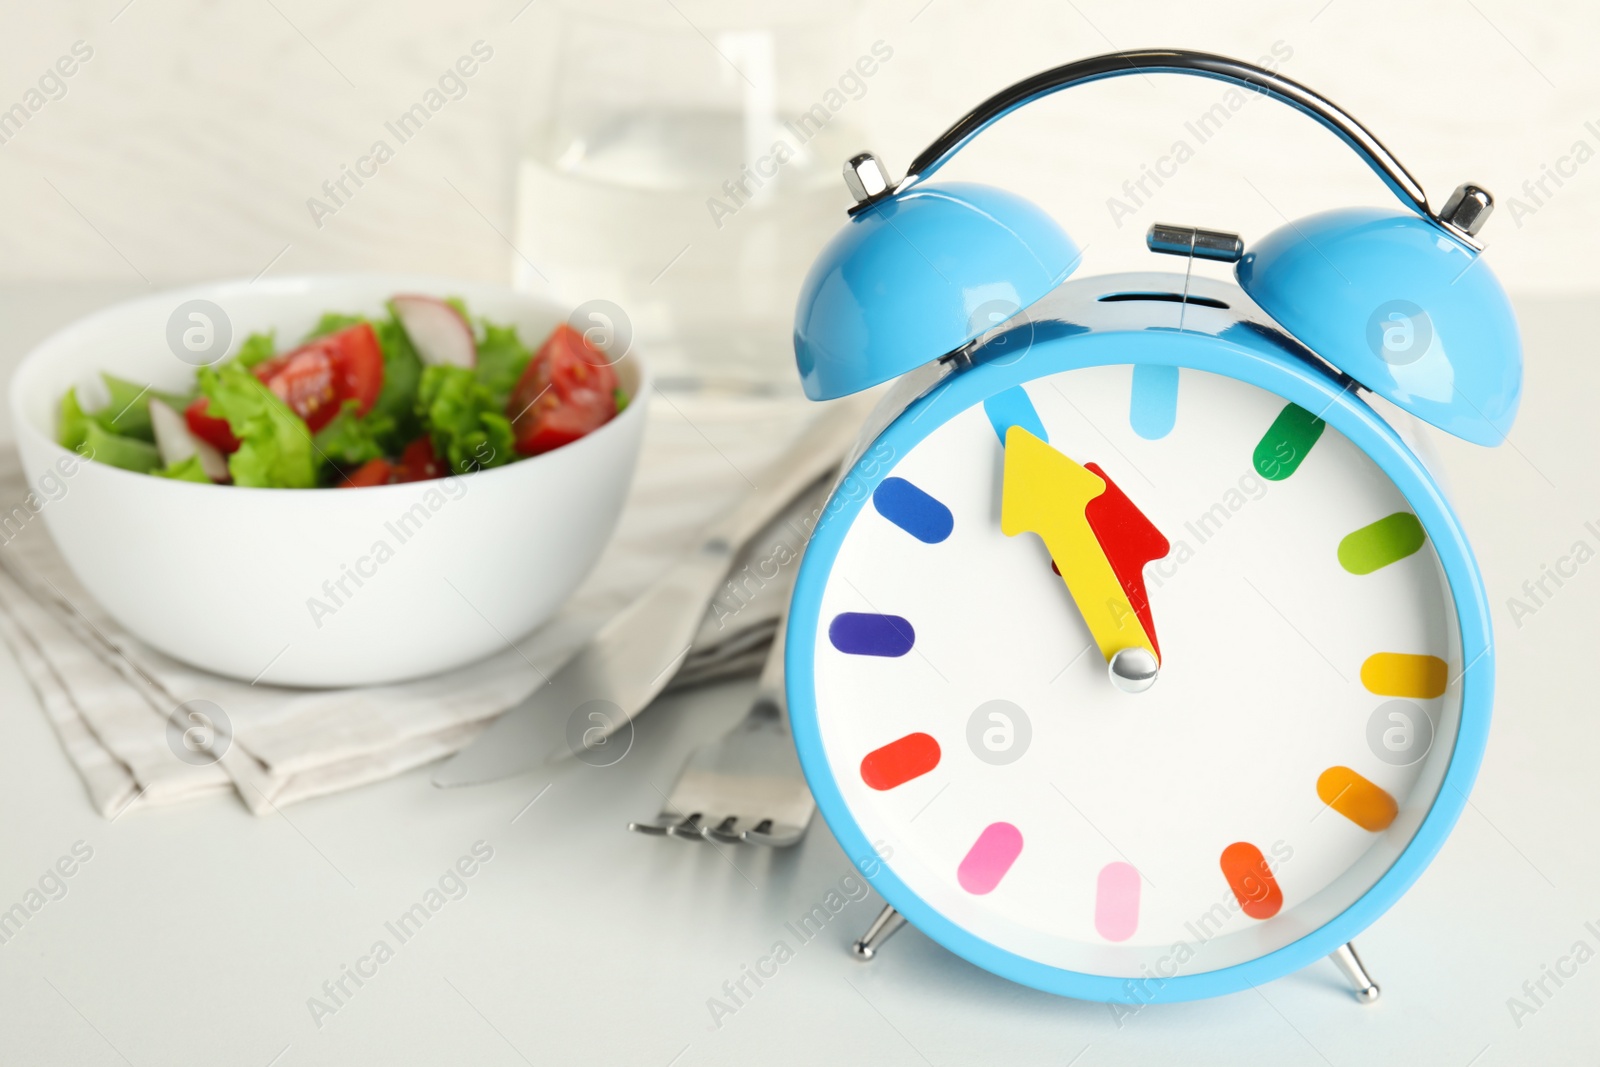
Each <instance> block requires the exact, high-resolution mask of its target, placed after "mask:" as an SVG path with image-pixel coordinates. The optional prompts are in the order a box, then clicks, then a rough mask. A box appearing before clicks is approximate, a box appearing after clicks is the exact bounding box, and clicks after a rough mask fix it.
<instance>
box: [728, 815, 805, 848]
mask: <svg viewBox="0 0 1600 1067" xmlns="http://www.w3.org/2000/svg"><path fill="white" fill-rule="evenodd" d="M805 835H806V828H805V827H804V826H784V825H782V824H777V825H774V823H773V821H772V820H771V819H762V820H761V822H760V823H758V824H757V825H756V827H755V828H754V829H752V830H746V831H745V832H744V833H743V834H740V835H739V836H740V840H742V841H744V842H745V843H746V844H750V845H765V846H766V847H767V848H789V847H790V846H791V845H797V844H799V843H800V839H801V838H802V837H804V836H805Z"/></svg>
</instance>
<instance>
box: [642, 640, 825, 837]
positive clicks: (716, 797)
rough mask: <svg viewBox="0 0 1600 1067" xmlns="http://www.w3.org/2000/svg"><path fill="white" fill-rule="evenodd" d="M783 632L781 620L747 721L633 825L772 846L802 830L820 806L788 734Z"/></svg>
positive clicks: (695, 759)
mask: <svg viewBox="0 0 1600 1067" xmlns="http://www.w3.org/2000/svg"><path fill="white" fill-rule="evenodd" d="M783 638H784V626H783V625H782V623H780V624H779V626H778V631H777V633H775V634H774V635H773V638H772V649H771V651H770V652H768V653H767V662H766V665H765V666H764V667H763V668H762V669H761V682H760V689H759V691H758V692H757V694H756V699H755V703H753V704H752V705H751V706H750V710H749V712H748V713H746V715H745V717H744V719H743V720H742V721H741V722H740V723H739V724H738V725H737V726H735V727H734V728H733V729H732V730H730V731H728V733H727V734H725V735H723V736H722V737H720V738H718V739H717V740H715V741H712V742H711V743H709V744H706V745H702V746H701V747H699V748H697V749H695V751H694V752H693V753H692V754H691V755H690V756H689V758H688V760H686V761H685V762H684V765H683V770H682V771H680V772H678V781H677V783H676V784H675V785H673V787H672V792H671V794H670V795H668V796H667V797H666V798H665V802H664V803H663V805H662V808H661V812H660V813H659V814H658V815H657V816H656V817H655V820H654V821H652V822H631V823H629V824H628V829H630V830H633V831H635V832H637V833H641V834H657V835H664V836H669V837H680V838H683V839H685V840H688V841H721V842H726V843H729V844H736V843H738V842H741V841H743V842H746V843H747V844H752V845H766V846H768V847H769V848H788V847H789V846H790V845H793V844H796V843H797V842H799V840H800V839H801V838H802V837H804V836H805V832H806V826H807V825H808V824H809V823H810V822H811V816H812V814H813V813H815V811H816V809H817V805H816V801H814V800H813V799H812V798H811V790H810V789H809V788H808V787H807V786H806V780H805V776H804V775H803V774H802V773H801V771H800V760H799V758H798V757H797V756H796V755H795V750H794V739H793V737H791V736H790V733H789V712H788V706H787V704H786V702H785V700H784V693H783Z"/></svg>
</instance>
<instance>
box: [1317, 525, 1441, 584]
mask: <svg viewBox="0 0 1600 1067" xmlns="http://www.w3.org/2000/svg"><path fill="white" fill-rule="evenodd" d="M1427 539H1428V538H1427V535H1426V534H1425V533H1423V532H1422V523H1420V522H1418V521H1417V517H1416V516H1415V515H1413V514H1411V512H1409V511H1397V512H1395V513H1394V514H1393V515H1390V516H1388V517H1387V518H1382V519H1379V520H1378V521H1377V522H1375V523H1373V524H1372V525H1370V526H1363V527H1361V529H1359V530H1357V531H1356V532H1355V533H1352V534H1349V535H1347V536H1346V537H1345V539H1344V540H1343V541H1340V542H1339V566H1341V567H1343V568H1344V569H1345V570H1347V571H1349V572H1350V573H1351V574H1371V573H1372V572H1373V571H1375V570H1378V569H1379V568H1381V567H1387V566H1388V565H1389V564H1391V563H1394V562H1397V561H1398V560H1402V559H1405V558H1406V557H1407V556H1409V555H1411V554H1412V553H1413V552H1415V551H1416V550H1417V549H1419V548H1421V547H1422V544H1423V542H1424V541H1426V540H1427Z"/></svg>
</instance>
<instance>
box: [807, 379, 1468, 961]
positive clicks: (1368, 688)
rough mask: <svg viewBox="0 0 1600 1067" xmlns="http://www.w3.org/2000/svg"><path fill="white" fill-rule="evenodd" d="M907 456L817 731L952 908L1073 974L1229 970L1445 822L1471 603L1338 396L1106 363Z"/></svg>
mask: <svg viewBox="0 0 1600 1067" xmlns="http://www.w3.org/2000/svg"><path fill="white" fill-rule="evenodd" d="M880 444H881V442H880ZM885 462H886V463H887V465H888V467H889V469H888V471H887V475H886V476H885V477H883V478H882V480H881V481H880V482H878V483H877V484H876V486H875V488H874V489H873V491H872V494H871V499H870V500H869V501H867V503H866V504H864V505H863V506H862V508H861V510H860V511H859V513H857V514H856V516H855V518H854V520H853V522H852V523H851V525H850V527H849V529H848V530H847V531H846V532H845V533H844V534H843V536H842V539H841V542H840V545H839V548H838V551H837V554H836V556H835V558H834V559H833V561H832V566H831V569H830V570H829V572H828V574H827V575H826V577H825V579H824V583H825V584H824V586H823V589H822V591H821V593H820V601H819V604H820V610H819V612H818V615H817V622H816V633H815V636H814V646H813V649H814V650H813V653H812V654H813V656H814V662H813V664H812V668H813V669H812V675H813V677H814V681H815V720H816V722H815V727H816V731H817V734H818V736H819V738H820V748H821V752H822V754H823V757H824V759H825V760H826V762H827V764H828V770H829V773H830V774H831V776H832V778H833V779H834V782H835V783H836V785H837V788H838V791H839V794H840V796H841V799H842V801H843V803H844V804H845V805H846V806H847V808H848V809H849V813H850V815H851V816H852V817H853V819H854V820H855V821H856V823H857V825H858V826H859V828H860V830H861V832H862V834H863V835H864V836H865V838H866V839H867V840H869V841H873V842H882V843H883V844H884V845H887V846H888V847H889V849H891V850H892V852H890V853H889V854H890V856H891V859H890V860H889V863H890V866H891V867H892V869H893V871H894V873H895V875H896V876H897V877H898V878H899V879H900V880H901V881H902V882H903V883H904V884H905V886H906V888H907V889H909V890H910V891H911V892H912V893H914V894H915V895H916V896H917V897H918V898H920V900H921V901H922V902H923V903H924V904H926V905H927V906H928V907H930V908H932V909H933V910H934V911H936V912H937V913H939V914H940V915H941V916H943V917H944V918H946V919H948V920H949V921H950V922H952V923H954V924H955V925H957V926H958V927H960V928H962V929H964V930H966V931H969V932H970V933H971V934H973V935H975V936H976V937H978V938H981V939H982V940H983V941H986V942H988V943H990V944H992V945H994V946H997V947H998V948H1001V949H1003V950H1006V951H1008V952H1010V953H1013V954H1015V955H1017V956H1020V957H1023V958H1024V959H1027V960H1032V961H1036V962H1038V963H1041V964H1045V965H1048V966H1052V967H1058V968H1062V969H1065V970H1070V971H1075V972H1079V973H1084V974H1091V975H1103V976H1112V977H1123V976H1127V977H1139V976H1146V977H1148V976H1149V975H1151V974H1153V973H1154V974H1160V975H1162V976H1171V975H1173V974H1176V973H1183V974H1196V973H1202V972H1207V971H1212V970H1217V969H1221V968H1224V967H1228V966H1231V965H1234V964H1238V963H1241V962H1244V961H1246V960H1250V959H1254V958H1257V957H1260V956H1263V955H1265V954H1267V953H1269V952H1272V951H1274V950H1276V949H1279V948H1282V947H1284V946H1286V945H1288V944H1290V943H1291V942H1294V941H1296V940H1298V939H1299V938H1301V937H1304V936H1305V935H1307V934H1309V933H1311V932H1312V931H1313V930H1315V929H1317V928H1318V927H1320V926H1323V925H1324V924H1326V923H1328V922H1329V921H1330V920H1332V919H1333V918H1334V917H1335V916H1337V915H1339V914H1340V913H1341V912H1342V911H1344V910H1345V909H1346V908H1348V907H1349V906H1350V905H1351V904H1353V903H1354V902H1355V901H1356V900H1357V899H1358V898H1359V897H1361V896H1362V894H1364V893H1365V892H1366V891H1367V890H1368V889H1370V888H1371V887H1372V886H1373V884H1374V883H1375V882H1377V880H1378V879H1379V878H1380V877H1381V876H1382V875H1383V874H1384V872H1385V871H1386V870H1388V868H1389V867H1390V866H1391V865H1392V864H1393V863H1394V861H1395V859H1396V858H1397V857H1398V856H1399V854H1400V852H1401V851H1402V850H1403V849H1404V848H1405V846H1406V845H1407V843H1408V842H1409V841H1410V840H1411V839H1412V837H1413V836H1414V835H1415V834H1416V833H1417V830H1418V827H1419V825H1420V824H1421V823H1422V821H1423V818H1424V817H1425V816H1426V815H1427V813H1428V810H1429V808H1430V807H1431V806H1432V804H1433V800H1434V797H1435V796H1436V795H1437V794H1438V792H1439V790H1440V788H1441V783H1442V781H1443V778H1444V774H1445V770H1446V767H1447V766H1448V764H1449V760H1450V754H1451V751H1452V747H1453V745H1454V742H1455V737H1456V732H1457V729H1458V726H1459V723H1460V709H1461V685H1460V682H1459V676H1460V675H1461V673H1462V664H1461V662H1460V660H1461V655H1460V635H1459V633H1458V631H1457V629H1456V623H1455V618H1456V615H1455V610H1454V605H1453V603H1452V601H1451V597H1450V591H1449V587H1448V583H1447V582H1446V579H1445V577H1444V573H1443V571H1442V569H1441V567H1440V564H1439V560H1438V558H1437V557H1436V555H1435V553H1434V550H1433V546H1432V545H1431V544H1430V543H1429V541H1428V539H1427V537H1426V535H1425V533H1424V531H1423V529H1422V526H1421V524H1420V523H1419V522H1418V520H1417V519H1416V517H1415V516H1414V515H1413V513H1412V510H1411V508H1410V507H1409V506H1408V504H1407V501H1406V499H1405V497H1404V496H1403V495H1402V494H1401V492H1400V491H1399V489H1398V488H1397V487H1396V486H1395V485H1394V484H1393V482H1391V481H1390V480H1389V479H1388V478H1387V477H1386V476H1385V475H1384V474H1383V473H1382V471H1380V469H1379V468H1378V466H1377V464H1376V463H1374V461H1373V460H1372V459H1371V458H1369V457H1368V456H1367V455H1366V454H1364V453H1363V452H1362V451H1361V450H1360V449H1358V448H1357V447H1356V446H1355V445H1353V444H1352V443H1351V442H1350V441H1349V440H1348V439H1347V438H1345V437H1344V436H1342V435H1341V434H1340V433H1338V432H1337V431H1336V430H1335V429H1333V428H1332V427H1330V426H1326V425H1324V424H1323V422H1322V421H1321V420H1320V419H1318V418H1316V417H1315V415H1314V414H1313V413H1311V412H1307V411H1305V410H1303V409H1301V408H1299V407H1296V406H1295V405H1293V404H1290V403H1288V402H1287V401H1285V400H1284V399H1283V398H1281V397H1279V396H1276V395H1274V394H1273V393H1270V392H1268V391H1265V390H1263V389H1259V388H1257V387H1255V386H1252V385H1248V384H1245V383H1243V382H1240V381H1237V380H1235V379H1232V378H1228V377H1224V376H1220V375H1216V374H1211V373H1207V372H1203V371H1198V370H1192V369H1183V370H1182V371H1178V370H1176V369H1173V368H1157V367H1146V366H1140V367H1138V368H1134V367H1130V366H1125V365H1124V366H1098V367H1087V368H1081V369H1075V370H1068V371H1063V372H1060V373H1055V374H1052V375H1048V376H1045V377H1041V378H1036V379H1033V380H1031V381H1028V382H1027V383H1025V384H1024V385H1020V386H1015V387H1012V388H1010V389H1007V390H1005V391H1003V392H1001V393H999V394H997V395H995V396H993V397H990V398H989V399H988V400H987V401H985V402H984V403H980V404H976V405H974V406H972V407H970V408H968V409H966V410H965V411H962V412H960V413H959V414H957V415H955V416H954V417H952V418H950V419H948V420H947V421H945V422H944V423H942V424H941V425H939V426H937V428H935V429H934V430H932V432H931V433H929V434H928V435H927V436H926V437H924V438H923V439H922V440H921V441H920V442H919V443H917V444H916V445H915V446H914V447H913V448H911V450H910V451H909V452H907V453H905V454H900V455H893V456H888V457H887V458H886V460H885ZM1119 649H1129V650H1130V651H1129V652H1128V653H1126V657H1125V658H1124V657H1119V670H1120V671H1121V672H1122V673H1123V675H1124V677H1123V678H1122V679H1120V684H1118V681H1117V680H1114V679H1113V677H1112V674H1111V672H1110V671H1109V670H1108V663H1107V660H1108V656H1109V655H1110V654H1112V653H1114V652H1117V651H1118V650H1119ZM1157 667H1158V670H1155V671H1154V673H1155V679H1154V681H1153V683H1149V674H1150V673H1151V670H1152V669H1153V668H1157ZM1124 668H1128V669H1124ZM1146 683H1148V688H1145V689H1143V691H1129V690H1135V689H1138V688H1139V686H1141V685H1143V684H1146Z"/></svg>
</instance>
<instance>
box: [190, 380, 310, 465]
mask: <svg viewBox="0 0 1600 1067" xmlns="http://www.w3.org/2000/svg"><path fill="white" fill-rule="evenodd" d="M200 391H201V392H202V393H204V394H205V395H206V397H207V398H208V399H209V400H210V403H209V404H208V405H207V411H208V413H209V414H211V415H214V416H216V417H218V418H222V419H226V420H228V428H229V429H230V430H232V431H233V435H234V436H235V437H237V438H238V439H239V442H240V443H239V450H238V451H237V452H234V453H233V454H232V455H231V456H229V457H228V472H229V473H230V474H231V475H233V484H235V485H247V486H256V487H260V488H267V489H310V488H312V487H313V486H315V485H316V484H317V464H316V462H315V452H314V450H313V448H312V440H311V431H310V430H309V429H308V428H307V427H306V424H305V422H304V421H302V420H301V418H300V416H298V415H296V414H295V413H294V412H293V411H291V410H289V407H288V405H287V404H285V403H284V402H283V401H282V400H279V399H278V397H277V396H276V395H275V394H274V393H273V392H272V390H271V389H268V388H267V387H266V386H265V385H263V384H262V383H261V381H260V380H259V379H257V378H256V376H255V375H253V374H251V373H250V371H249V370H248V369H246V368H245V367H244V366H243V365H242V364H240V363H239V362H238V361H237V360H230V361H229V362H227V363H224V364H222V365H221V366H220V367H201V368H200Z"/></svg>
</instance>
